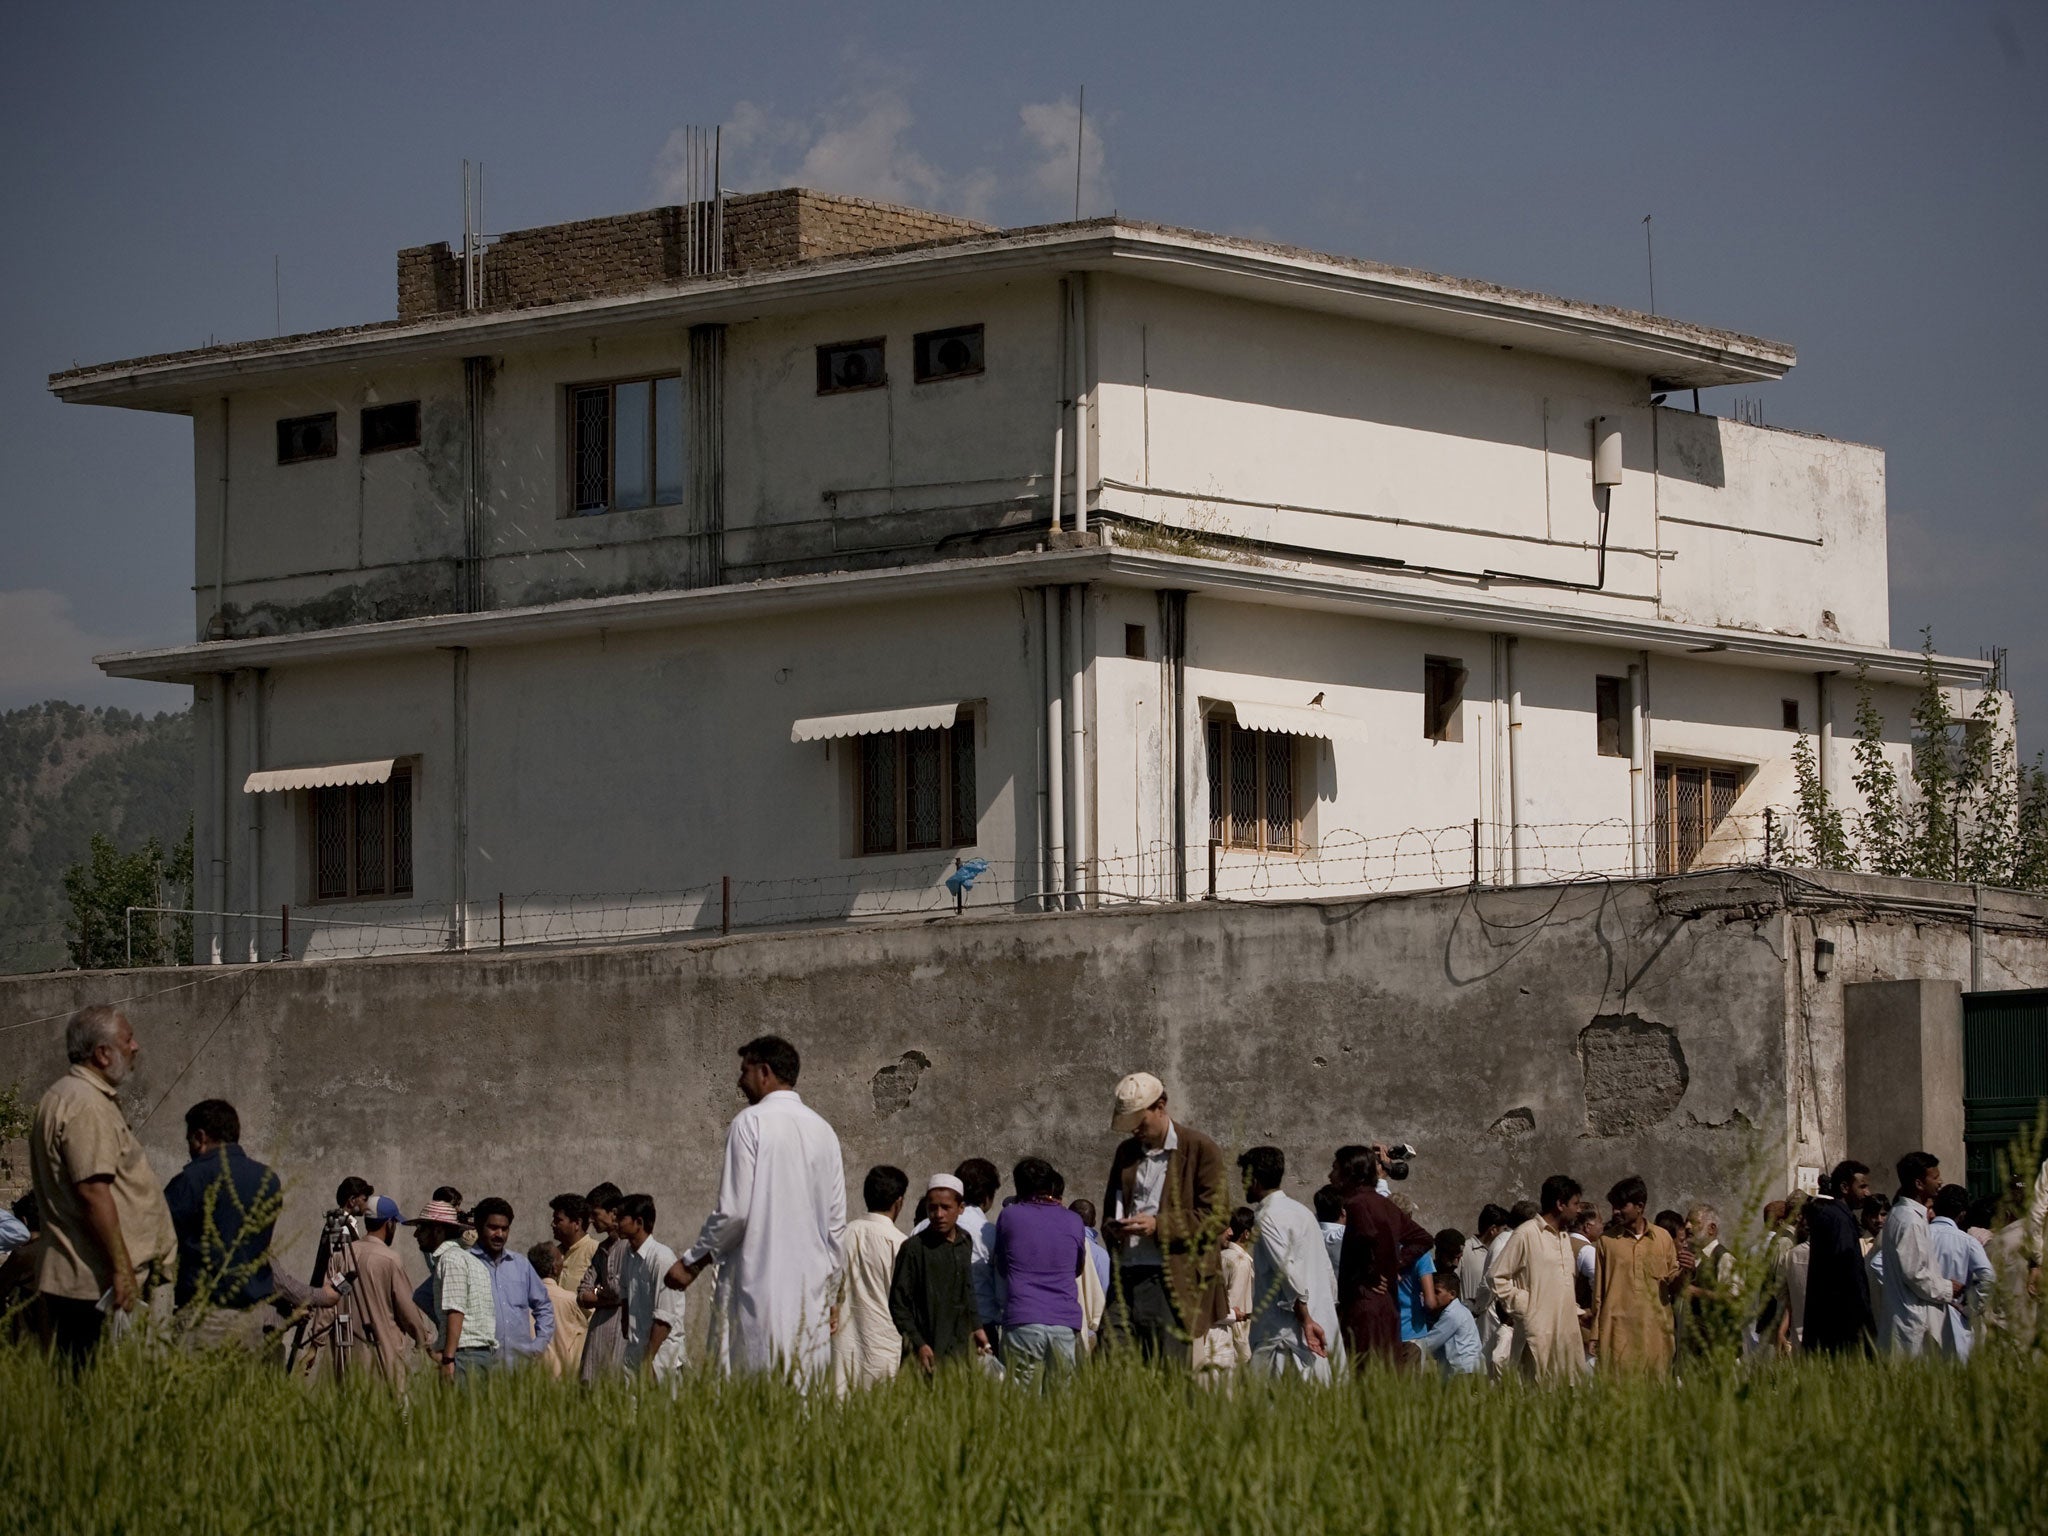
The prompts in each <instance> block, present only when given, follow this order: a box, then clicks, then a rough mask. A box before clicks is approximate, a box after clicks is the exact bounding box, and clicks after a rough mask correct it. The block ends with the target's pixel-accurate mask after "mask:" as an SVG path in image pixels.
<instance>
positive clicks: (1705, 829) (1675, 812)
mask: <svg viewBox="0 0 2048 1536" xmlns="http://www.w3.org/2000/svg"><path fill="white" fill-rule="evenodd" d="M1741 788H1742V770H1741V769H1739V768H1732V767H1725V766H1716V765H1715V764H1712V763H1674V762H1669V761H1667V760H1665V759H1663V758H1659V759H1658V761H1657V873H1658V874H1660V875H1682V874H1685V873H1686V872H1687V871H1688V870H1690V869H1691V868H1692V867H1693V865H1694V864H1695V863H1696V862H1697V861H1698V859H1699V856H1700V853H1701V851H1702V850H1703V849H1704V848H1705V847H1706V846H1707V842H1708V840H1709V839H1710V838H1712V837H1713V835H1714V831H1715V829H1716V828H1718V827H1719V826H1720V825H1721V823H1722V822H1724V821H1726V820H1727V819H1728V817H1729V816H1730V815H1731V814H1732V813H1733V812H1734V810H1735V798H1736V795H1737V794H1738V793H1739V792H1740V791H1741Z"/></svg>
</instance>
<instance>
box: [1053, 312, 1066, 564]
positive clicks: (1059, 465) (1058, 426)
mask: <svg viewBox="0 0 2048 1536" xmlns="http://www.w3.org/2000/svg"><path fill="white" fill-rule="evenodd" d="M1068 303H1069V300H1068V298H1067V280H1066V279H1065V278H1064V277H1063V278H1061V279H1060V323H1059V347H1058V354H1059V362H1058V364H1057V366H1056V367H1055V369H1054V374H1055V382H1054V385H1053V391H1052V393H1053V402H1052V423H1053V425H1052V531H1053V532H1054V533H1058V532H1059V531H1060V481H1061V480H1063V479H1064V478H1065V477H1066V473H1067V466H1066V448H1067V305H1068Z"/></svg>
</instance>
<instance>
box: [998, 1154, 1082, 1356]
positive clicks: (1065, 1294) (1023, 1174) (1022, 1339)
mask: <svg viewBox="0 0 2048 1536" xmlns="http://www.w3.org/2000/svg"><path fill="white" fill-rule="evenodd" d="M1011 1182H1012V1184H1013V1185H1014V1186H1015V1188H1016V1191H1017V1198H1016V1200H1015V1201H1014V1202H1012V1203H1011V1204H1009V1205H1007V1206H1005V1207H1003V1213H1002V1215H1001V1216H999V1217H997V1218H996V1223H995V1241H994V1243H993V1244H992V1245H991V1248H990V1263H991V1266H992V1267H993V1268H994V1270H995V1272H996V1275H997V1276H998V1278H999V1279H1001V1280H1002V1281H1003V1282H1005V1283H1006V1284H1007V1286H1008V1288H1009V1297H1008V1300H1007V1301H1005V1303H1004V1305H1003V1366H1004V1369H1005V1370H1006V1371H1008V1373H1009V1377H1010V1379H1011V1380H1012V1381H1014V1382H1016V1383H1017V1384H1018V1385H1019V1386H1023V1387H1031V1386H1039V1387H1043V1386H1046V1385H1049V1384H1050V1383H1051V1382H1053V1381H1054V1380H1056V1379H1058V1378H1059V1377H1062V1376H1065V1375H1067V1374H1068V1373H1070V1372H1071V1371H1072V1370H1073V1369H1074V1342H1075V1340H1076V1339H1078V1338H1079V1337H1080V1333H1081V1291H1080V1287H1079V1284H1078V1281H1079V1279H1080V1275H1081V1266H1082V1265H1083V1264H1086V1263H1087V1262H1088V1229H1087V1228H1086V1227H1085V1226H1084V1225H1083V1224H1082V1221H1081V1218H1080V1217H1079V1216H1076V1215H1075V1214H1074V1213H1073V1212H1072V1211H1070V1210H1068V1209H1067V1208H1066V1207H1065V1206H1063V1205H1061V1204H1060V1197H1059V1190H1060V1176H1059V1175H1058V1174H1057V1173H1055V1172H1054V1171H1053V1167H1052V1164H1050V1163H1048V1162H1047V1161H1046V1160H1045V1159H1044V1158H1042V1157H1027V1158H1025V1159H1024V1161H1023V1162H1021V1163H1019V1164H1018V1165H1017V1167H1016V1170H1015V1171H1014V1172H1013V1173H1012V1175H1011Z"/></svg>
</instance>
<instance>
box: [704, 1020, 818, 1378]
mask: <svg viewBox="0 0 2048 1536" xmlns="http://www.w3.org/2000/svg"><path fill="white" fill-rule="evenodd" d="M799 1064H800V1063H799V1061H798V1057H797V1051H796V1047H795V1046H793V1045H791V1044H790V1043H789V1042H788V1041H787V1040H783V1039H781V1038H779V1037H777V1036H774V1035H763V1036H762V1037H761V1038H760V1039H758V1040H750V1041H748V1042H747V1043H746V1044H745V1045H743V1046H741V1047H740V1078H739V1087H740V1092H741V1093H743V1094H745V1095H746V1099H747V1107H746V1108H745V1109H743V1110H741V1111H740V1112H739V1113H738V1114H737V1115H735V1116H733V1121H732V1124H731V1125H730V1126H728V1127H727V1128H726V1132H725V1168H724V1171H723V1172H722V1173H721V1174H720V1176H719V1180H718V1205H717V1208H716V1209H714V1210H713V1211H712V1213H711V1214H710V1215H709V1216H707V1217H705V1218H704V1227H703V1230H702V1231H701V1232H699V1233H698V1234H697V1241H696V1242H694V1243H692V1244H691V1245H690V1247H689V1249H688V1250H687V1251H686V1252H685V1253H684V1254H683V1256H682V1257H681V1258H680V1259H678V1260H677V1261H676V1264H675V1267H674V1268H673V1269H671V1270H670V1271H669V1272H668V1284H669V1285H671V1286H673V1287H674V1288H675V1289H677V1290H684V1289H687V1288H688V1287H689V1285H690V1283H691V1281H693V1280H695V1279H696V1278H697V1276H698V1274H699V1273H700V1272H701V1271H702V1270H703V1268H704V1266H705V1265H707V1264H709V1263H711V1262H712V1261H713V1260H716V1261H717V1263H718V1269H719V1274H718V1285H717V1290H716V1293H715V1294H716V1296H717V1299H718V1308H717V1315H716V1316H715V1317H714V1318H713V1319H712V1338H711V1356H712V1359H713V1360H714V1361H716V1362H717V1363H718V1365H719V1368H720V1369H722V1370H724V1371H725V1372H726V1373H727V1374H730V1375H745V1374H749V1373H752V1372H755V1371H786V1372H788V1373H789V1374H790V1375H791V1376H793V1377H794V1378H795V1380H796V1381H797V1382H798V1383H799V1384H805V1383H808V1382H810V1381H812V1380H815V1379H818V1378H820V1377H822V1376H824V1375H825V1373H826V1372H827V1371H829V1370H830V1369H831V1364H832V1333H831V1314H832V1297H833V1294H834V1292H835V1291H836V1289H837V1288H838V1284H839V1270H840V1262H841V1249H842V1243H843V1240H844V1237H845V1233H846V1172H845V1168H844V1166H843V1164H842V1163H841V1161H840V1156H839V1138H838V1137H837V1136H836V1135H834V1134H833V1131H832V1127H831V1126H829V1125H827V1124H826V1123H825V1120H824V1117H823V1116H821V1115H819V1114H818V1112H817V1111H816V1110H814V1109H811V1108H809V1107H808V1106H807V1105H806V1104H805V1103H804V1101H803V1100H802V1099H800V1098H798V1097H797V1093H796V1078H797V1069H798V1066H799Z"/></svg>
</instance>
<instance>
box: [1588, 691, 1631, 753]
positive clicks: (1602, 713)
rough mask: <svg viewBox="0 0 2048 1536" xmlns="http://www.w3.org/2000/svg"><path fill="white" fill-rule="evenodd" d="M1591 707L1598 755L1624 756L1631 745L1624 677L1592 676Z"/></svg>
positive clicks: (1628, 751)
mask: <svg viewBox="0 0 2048 1536" xmlns="http://www.w3.org/2000/svg"><path fill="white" fill-rule="evenodd" d="M1593 710H1594V715H1595V718H1596V719H1597V721H1598V725H1597V734H1598V740H1599V750H1600V755H1601V756H1602V757H1627V756H1628V755H1629V754H1630V753H1631V752H1632V751H1634V749H1635V742H1634V736H1633V733H1632V732H1631V731H1630V729H1629V726H1630V723H1631V722H1630V721H1629V717H1628V679H1627V678H1625V677H1596V678H1594V679H1593Z"/></svg>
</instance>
